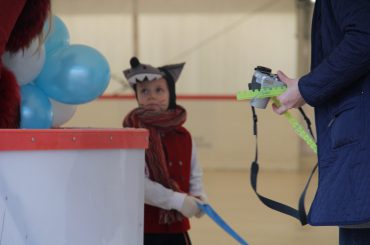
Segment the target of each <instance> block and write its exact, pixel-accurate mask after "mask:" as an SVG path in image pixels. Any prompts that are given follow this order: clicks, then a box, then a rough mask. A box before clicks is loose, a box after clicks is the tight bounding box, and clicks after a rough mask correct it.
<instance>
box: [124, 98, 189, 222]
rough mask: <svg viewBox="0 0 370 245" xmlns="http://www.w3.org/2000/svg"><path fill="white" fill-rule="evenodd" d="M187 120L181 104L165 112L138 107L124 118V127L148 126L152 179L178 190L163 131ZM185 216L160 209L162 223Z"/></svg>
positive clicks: (147, 155) (149, 168)
mask: <svg viewBox="0 0 370 245" xmlns="http://www.w3.org/2000/svg"><path fill="white" fill-rule="evenodd" d="M185 121H186V110H185V109H184V108H183V107H181V106H179V105H177V107H176V109H174V110H167V111H164V112H157V111H153V110H147V109H144V108H136V109H134V110H132V111H131V112H130V113H129V114H128V115H127V116H126V117H125V119H124V120H123V127H132V128H146V129H148V130H149V147H148V149H146V150H145V160H146V165H147V168H148V170H149V173H150V179H152V180H153V181H155V182H158V183H160V184H162V185H163V186H164V187H166V188H170V189H172V190H174V191H177V192H182V191H181V190H180V188H179V186H178V184H177V183H176V181H174V180H173V179H171V178H170V175H169V171H168V168H167V163H166V156H165V153H164V149H163V145H162V140H161V133H162V132H168V131H171V130H173V129H176V128H177V127H180V126H182V125H183V124H184V122H185ZM183 218H184V217H183V216H182V215H181V214H180V213H179V212H177V211H175V210H164V209H160V214H159V223H160V224H171V223H173V222H177V221H181V220H182V219H183Z"/></svg>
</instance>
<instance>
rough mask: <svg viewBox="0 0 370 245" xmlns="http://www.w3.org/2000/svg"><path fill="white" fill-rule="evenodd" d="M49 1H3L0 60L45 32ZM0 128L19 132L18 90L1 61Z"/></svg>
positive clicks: (13, 79) (0, 2) (0, 16)
mask: <svg viewBox="0 0 370 245" xmlns="http://www.w3.org/2000/svg"><path fill="white" fill-rule="evenodd" d="M49 10H50V0H0V58H1V56H2V55H3V54H4V52H5V51H10V52H16V51H18V50H20V49H22V48H26V47H27V46H28V45H29V44H30V43H31V41H32V39H34V38H35V37H37V35H39V34H40V33H41V31H42V28H43V25H44V22H45V19H46V17H47V15H48V13H49ZM0 100H1V101H0V128H18V127H19V122H20V96H19V87H18V84H17V82H16V78H15V77H14V75H13V74H12V73H11V72H10V71H8V70H7V69H5V68H3V64H2V62H1V59H0Z"/></svg>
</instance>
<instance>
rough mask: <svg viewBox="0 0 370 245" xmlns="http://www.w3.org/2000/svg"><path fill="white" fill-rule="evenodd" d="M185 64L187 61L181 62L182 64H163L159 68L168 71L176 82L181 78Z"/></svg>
mask: <svg viewBox="0 0 370 245" xmlns="http://www.w3.org/2000/svg"><path fill="white" fill-rule="evenodd" d="M184 66H185V63H180V64H173V65H166V66H162V67H159V69H161V70H165V71H167V72H168V73H169V74H170V75H171V77H172V79H173V81H174V82H176V81H177V80H178V79H179V77H180V74H181V72H182V69H183V68H184Z"/></svg>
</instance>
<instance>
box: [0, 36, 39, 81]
mask: <svg viewBox="0 0 370 245" xmlns="http://www.w3.org/2000/svg"><path fill="white" fill-rule="evenodd" d="M2 61H3V64H4V65H5V66H6V67H7V68H8V69H9V70H10V71H12V72H13V73H14V75H15V77H16V78H17V82H18V84H19V85H20V86H22V85H25V84H27V83H30V82H32V81H33V80H34V79H35V78H36V77H37V76H38V75H39V73H40V72H41V70H42V67H43V66H44V63H45V47H44V45H43V44H42V45H39V39H38V38H35V39H34V40H33V41H32V42H31V44H30V46H29V47H28V48H26V49H23V50H19V51H17V52H15V53H10V52H5V53H4V54H3V56H2Z"/></svg>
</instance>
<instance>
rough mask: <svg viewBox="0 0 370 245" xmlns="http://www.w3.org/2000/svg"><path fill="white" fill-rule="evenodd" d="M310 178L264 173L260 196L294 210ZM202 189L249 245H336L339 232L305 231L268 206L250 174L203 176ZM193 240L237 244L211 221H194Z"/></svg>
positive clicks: (201, 244)
mask: <svg viewBox="0 0 370 245" xmlns="http://www.w3.org/2000/svg"><path fill="white" fill-rule="evenodd" d="M308 175H309V173H308V172H306V171H305V172H295V171H288V172H272V171H271V172H266V171H263V170H262V171H260V175H259V183H258V190H259V192H260V193H261V194H263V195H266V196H267V197H269V198H272V199H275V200H276V199H277V200H278V201H281V202H283V203H285V204H289V205H291V206H293V207H296V206H297V203H298V198H299V196H300V193H301V191H302V189H303V186H304V184H305V181H306V179H307V177H308ZM316 181H317V179H315V178H314V179H313V180H312V185H311V187H310V189H309V192H308V194H307V198H306V209H307V210H308V209H309V206H310V203H311V201H312V199H313V195H314V192H315V189H316ZM204 184H205V189H206V191H207V194H208V198H209V203H210V204H211V205H212V207H213V208H214V209H215V210H216V212H217V213H218V214H219V215H221V217H222V218H223V219H224V220H225V221H226V222H227V223H228V224H229V225H230V226H231V227H232V228H233V229H234V230H236V231H237V232H238V233H239V235H241V236H242V237H243V238H244V239H245V240H246V241H247V242H248V244H249V245H265V244H269V245H270V244H274V245H279V244H282V245H290V244H291V245H297V244H299V245H312V244H318V245H321V244H322V245H335V244H338V229H337V228H336V227H311V226H305V227H302V226H301V225H300V223H299V222H298V221H296V220H295V219H293V218H291V217H289V216H286V215H283V214H280V213H278V212H275V211H273V210H271V209H269V208H268V207H266V206H264V204H262V203H261V202H260V201H259V200H258V198H257V197H256V195H255V194H254V192H253V190H252V188H251V187H250V184H249V172H247V171H230V172H227V171H210V170H209V171H205V172H204ZM191 224H192V228H191V231H190V236H191V239H192V242H193V245H225V244H228V245H229V244H238V243H237V242H236V241H235V240H234V239H233V238H231V237H230V236H229V235H228V234H227V233H225V232H224V231H223V230H221V228H219V227H218V226H217V225H216V224H215V223H214V222H213V221H212V220H211V219H210V218H209V217H207V216H203V217H202V218H201V219H196V218H193V219H192V220H191Z"/></svg>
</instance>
